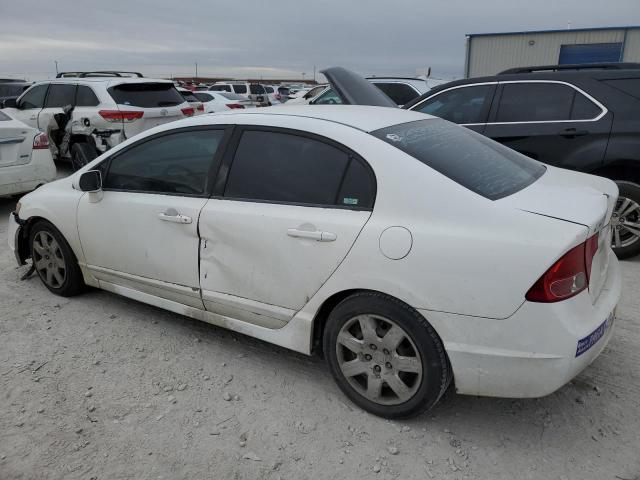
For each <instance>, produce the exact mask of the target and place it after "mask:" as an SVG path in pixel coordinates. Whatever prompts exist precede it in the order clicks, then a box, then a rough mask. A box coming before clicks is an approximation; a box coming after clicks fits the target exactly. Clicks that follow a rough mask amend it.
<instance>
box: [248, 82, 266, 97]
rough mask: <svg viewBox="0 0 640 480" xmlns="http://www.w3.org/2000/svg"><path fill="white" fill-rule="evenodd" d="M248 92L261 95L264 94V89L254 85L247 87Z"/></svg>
mask: <svg viewBox="0 0 640 480" xmlns="http://www.w3.org/2000/svg"><path fill="white" fill-rule="evenodd" d="M249 91H250V92H251V93H252V94H254V95H263V94H264V93H265V90H264V87H263V86H262V85H258V84H256V83H252V84H251V85H249Z"/></svg>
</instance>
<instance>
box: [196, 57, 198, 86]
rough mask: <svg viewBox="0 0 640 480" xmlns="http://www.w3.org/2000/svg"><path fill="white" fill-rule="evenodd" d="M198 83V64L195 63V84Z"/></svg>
mask: <svg viewBox="0 0 640 480" xmlns="http://www.w3.org/2000/svg"><path fill="white" fill-rule="evenodd" d="M197 82H198V62H196V83H197Z"/></svg>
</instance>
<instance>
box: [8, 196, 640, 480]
mask: <svg viewBox="0 0 640 480" xmlns="http://www.w3.org/2000/svg"><path fill="white" fill-rule="evenodd" d="M13 203H14V202H12V201H7V200H0V239H2V243H1V244H0V391H1V395H2V399H1V403H0V405H1V406H0V479H2V480H4V479H45V478H46V479H49V478H51V479H62V478H64V479H76V478H77V479H87V480H88V479H91V478H95V479H109V480H113V479H125V478H126V479H129V478H130V479H160V478H164V479H245V478H246V479H257V478H265V479H278V478H282V479H296V480H298V479H316V478H318V479H325V478H327V479H357V478H365V477H367V478H371V477H374V478H380V479H384V478H401V479H407V480H408V479H429V478H437V479H472V478H473V479H476V478H477V479H487V478H492V479H510V480H511V479H581V480H582V479H595V480H603V479H612V480H615V479H630V480H631V479H634V480H635V479H638V478H640V476H639V475H640V434H639V433H638V432H639V431H640V354H639V351H638V350H639V347H640V295H639V294H638V293H639V290H640V259H637V260H635V261H627V262H623V265H622V271H623V275H624V283H625V290H624V294H623V300H622V304H621V305H620V308H619V310H618V315H619V317H618V319H617V325H616V332H615V335H614V337H613V339H612V341H611V343H610V345H609V347H608V348H607V349H606V350H605V352H604V353H603V355H602V356H601V357H600V358H598V359H597V360H596V361H595V363H594V364H593V365H592V366H591V367H589V368H588V369H587V370H585V371H584V372H583V373H582V374H581V375H580V376H579V377H578V378H577V379H576V380H575V381H574V382H573V383H571V384H569V385H567V386H565V387H564V388H562V389H561V390H560V391H558V392H556V393H555V394H553V395H551V396H549V397H546V398H542V399H538V400H505V399H492V398H475V397H465V396H459V395H456V394H454V393H451V392H450V393H448V394H447V395H446V397H445V398H444V399H443V400H442V401H441V403H440V404H439V405H438V406H437V407H436V408H435V409H434V410H433V411H431V412H429V413H428V414H425V415H422V416H421V417H419V418H417V419H414V420H411V421H407V422H389V421H385V420H382V419H379V418H376V417H373V416H371V415H368V414H366V413H364V412H362V411H360V410H358V409H357V408H355V407H354V406H353V405H351V404H350V403H349V402H348V401H347V400H346V399H345V397H344V396H343V395H342V394H341V393H340V392H339V391H338V389H337V387H336V386H334V383H333V381H332V380H331V378H330V375H329V374H328V372H327V370H326V369H325V368H324V364H323V362H322V360H320V359H317V358H307V357H304V356H302V355H298V354H295V353H292V352H289V351H287V350H283V349H279V348H276V347H273V346H271V345H269V344H266V343H262V342H260V341H257V340H253V339H251V338H247V337H243V336H241V335H237V334H233V333H231V332H228V331H225V330H222V329H220V328H216V327H213V326H210V325H207V324H203V323H199V322H196V321H193V320H190V319H187V318H184V317H181V316H179V315H175V314H172V313H169V312H165V311H163V310H159V309H156V308H153V307H149V306H146V305H143V304H141V303H137V302H134V301H131V300H128V299H125V298H121V297H117V296H115V295H112V294H109V293H106V292H100V291H92V292H90V293H88V294H85V295H82V296H80V297H76V298H73V299H64V298H59V297H55V296H53V295H52V294H50V293H49V292H48V291H47V290H46V289H45V288H44V287H43V286H42V285H41V283H40V281H39V280H38V278H37V277H33V278H32V279H30V280H27V281H20V280H19V278H20V276H21V275H22V273H23V272H24V271H25V268H24V267H22V268H19V269H18V268H16V265H15V262H14V258H13V257H12V255H11V254H10V252H9V249H8V247H7V245H6V232H7V228H6V225H7V223H6V222H7V215H8V213H9V211H10V210H11V209H12V208H13ZM227 394H229V395H230V396H231V400H229V401H227V400H225V397H226V398H229V396H228V395H227ZM236 396H237V397H236ZM396 449H397V450H396Z"/></svg>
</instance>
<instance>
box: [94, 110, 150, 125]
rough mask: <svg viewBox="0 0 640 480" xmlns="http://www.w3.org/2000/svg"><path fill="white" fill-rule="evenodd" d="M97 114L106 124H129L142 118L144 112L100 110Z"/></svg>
mask: <svg viewBox="0 0 640 480" xmlns="http://www.w3.org/2000/svg"><path fill="white" fill-rule="evenodd" d="M98 114H99V115H100V116H101V117H102V118H104V119H105V120H106V121H107V122H113V123H115V122H125V123H131V122H135V121H136V120H138V119H140V118H142V116H143V115H144V112H143V111H141V110H100V111H99V112H98Z"/></svg>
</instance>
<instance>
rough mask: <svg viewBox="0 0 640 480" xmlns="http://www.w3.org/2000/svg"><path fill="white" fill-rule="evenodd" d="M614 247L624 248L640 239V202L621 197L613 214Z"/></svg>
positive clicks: (612, 240) (612, 241)
mask: <svg viewBox="0 0 640 480" xmlns="http://www.w3.org/2000/svg"><path fill="white" fill-rule="evenodd" d="M611 229H612V230H613V232H612V233H613V235H612V239H611V243H612V245H611V246H612V247H613V248H614V249H615V248H624V247H628V246H629V245H632V244H634V243H636V242H637V241H639V240H640V204H638V203H637V202H635V201H633V200H631V199H630V198H626V197H619V198H618V202H617V203H616V207H615V209H614V210H613V214H612V215H611Z"/></svg>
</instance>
